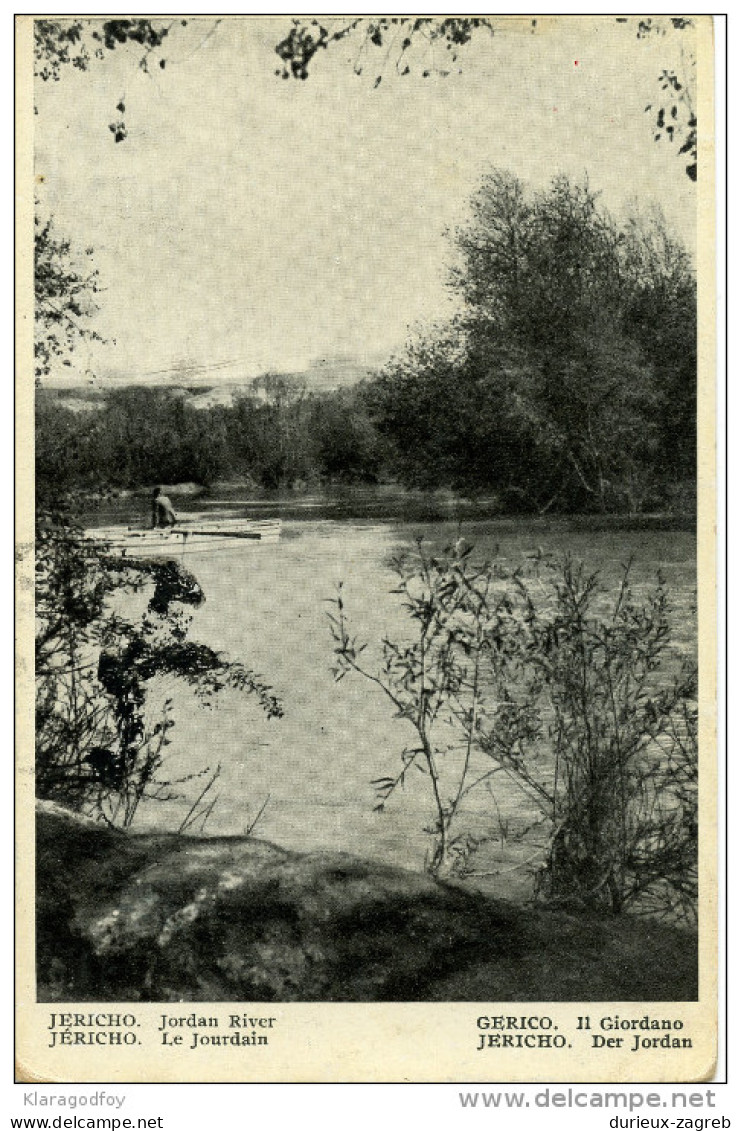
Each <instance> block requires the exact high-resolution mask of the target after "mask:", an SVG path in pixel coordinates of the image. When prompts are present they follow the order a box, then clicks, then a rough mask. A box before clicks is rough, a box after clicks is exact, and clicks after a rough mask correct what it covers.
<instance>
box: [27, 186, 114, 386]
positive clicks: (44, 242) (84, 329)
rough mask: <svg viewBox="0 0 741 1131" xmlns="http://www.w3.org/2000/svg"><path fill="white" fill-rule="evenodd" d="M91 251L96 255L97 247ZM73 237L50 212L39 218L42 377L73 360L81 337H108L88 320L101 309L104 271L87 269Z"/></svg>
mask: <svg viewBox="0 0 741 1131" xmlns="http://www.w3.org/2000/svg"><path fill="white" fill-rule="evenodd" d="M84 254H85V256H87V257H90V256H91V255H92V254H93V251H92V248H87V249H86V250H85V253H84ZM80 259H81V257H80V256H76V255H75V253H74V252H73V250H72V246H71V244H70V241H69V240H67V239H64V238H63V237H59V236H58V235H57V234H56V233H55V231H54V224H53V221H52V219H51V217H49V218H48V219H46V220H44V219H42V218H41V217H40V216H39V214H38V205H37V212H36V216H35V218H34V300H35V318H34V356H35V372H36V378H37V380H38V379H39V378H41V377H46V376H48V374H49V373H50V372H51V370H52V367H53V365H54V363H55V361H56V362H61V364H62V365H70V360H69V354H70V353H72V351H73V349H74V347H75V345H76V344H77V343H78V342H79V341H81V340H87V341H102V338H101V337H100V335H99V334H98V333H97V332H96V331H95V330H93V329H91V327H90V326H87V325H86V324H85V320H86V319H88V318H89V317H90V316H91V315H92V314H93V313H95V311H96V310H97V309H98V308H97V305H96V303H95V297H94V296H95V295H96V294H97V293H98V290H99V281H98V272H97V271H95V270H91V271H88V272H86V271H84V270H83V268H82V267H81V266H80V265H79V262H80Z"/></svg>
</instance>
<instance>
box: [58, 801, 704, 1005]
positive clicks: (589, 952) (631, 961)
mask: <svg viewBox="0 0 741 1131" xmlns="http://www.w3.org/2000/svg"><path fill="white" fill-rule="evenodd" d="M37 906H38V916H37V969H38V999H39V1000H40V1001H86V1000H87V1001H116V1000H118V1001H137V1000H139V1001H383V1000H386V1001H389V1000H395V1001H420V1000H430V1001H435V1000H437V1001H489V1002H496V1001H557V1000H594V1001H599V1000H607V1001H626V1000H634V1001H650V1000H657V1001H671V1000H688V999H689V1000H691V999H693V998H695V997H696V992H697V971H696V939H695V938H694V937H693V936H692V935H690V934H688V933H685V932H681V931H677V930H674V929H671V928H669V927H661V926H657V925H651V924H646V923H643V922H639V921H632V920H629V919H620V920H615V919H612V920H602V919H584V918H583V917H579V918H575V917H571V916H567V915H565V914H563V913H558V914H556V913H549V912H546V911H534V910H527V909H523V908H517V907H514V906H511V905H509V904H507V903H504V902H501V901H495V900H491V899H487V898H485V897H483V896H481V895H476V894H474V893H470V892H468V891H465V890H463V889H462V888H460V887H455V886H451V885H445V884H441V883H438V882H436V881H435V880H433V879H431V878H430V877H428V876H424V875H418V874H415V873H413V872H406V871H403V870H402V869H399V868H392V867H387V866H384V865H383V864H380V863H377V862H370V861H365V860H359V859H357V858H354V857H351V856H345V855H339V854H328V853H312V854H307V855H300V854H298V853H294V852H287V851H285V850H283V849H281V848H278V847H276V846H275V845H272V844H268V843H266V842H264V841H259V840H252V839H245V838H241V837H234V838H223V837H222V838H200V839H197V838H191V837H182V836H172V835H167V836H152V835H148V836H141V835H132V834H126V833H121V832H117V831H114V830H112V829H108V828H105V827H103V826H101V825H100V824H96V823H94V822H91V821H88V820H86V819H84V818H80V817H78V816H76V815H75V814H72V813H70V812H68V811H67V810H64V809H61V808H59V807H58V806H55V805H51V804H49V803H40V804H39V810H38V814H37Z"/></svg>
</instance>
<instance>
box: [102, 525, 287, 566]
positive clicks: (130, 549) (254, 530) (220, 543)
mask: <svg viewBox="0 0 741 1131" xmlns="http://www.w3.org/2000/svg"><path fill="white" fill-rule="evenodd" d="M280 530H281V520H280V519H279V518H274V519H273V518H268V519H252V518H221V519H217V518H214V519H205V520H204V519H200V518H198V519H195V518H194V519H182V520H180V521H179V522H177V523H176V524H175V526H168V527H166V528H159V527H156V528H154V529H146V528H143V527H136V526H128V527H121V526H98V527H94V528H92V529H89V530H86V531H85V538H86V539H87V540H88V541H90V542H93V543H95V544H96V545H99V546H101V547H102V548H105V549H106V550H109V551H110V552H111V553H115V554H122V555H123V556H124V557H141V556H151V555H153V554H154V555H157V556H159V555H163V554H164V555H167V556H172V557H181V556H183V555H185V554H193V553H209V552H211V551H214V550H217V549H218V550H226V549H235V548H237V547H240V546H241V547H243V546H245V545H249V544H250V543H253V544H254V543H258V542H259V543H264V542H277V541H278V539H279V538H280Z"/></svg>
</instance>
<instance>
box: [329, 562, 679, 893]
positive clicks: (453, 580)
mask: <svg viewBox="0 0 741 1131" xmlns="http://www.w3.org/2000/svg"><path fill="white" fill-rule="evenodd" d="M393 566H394V570H395V572H396V574H397V576H398V579H399V584H398V586H397V587H396V588H395V589H394V592H395V593H397V594H398V595H399V596H400V597H401V599H402V601H403V604H404V607H405V609H406V611H407V612H408V614H409V617H410V618H411V620H412V622H413V629H414V631H413V635H412V637H411V639H410V640H408V641H404V642H395V641H391V640H388V639H384V640H383V641H382V660H381V663H380V665H378V666H377V667H373V666H372V665H371V664H370V663H369V662H368V661H367V659H366V657H365V655H364V653H365V649H366V645H365V644H362V643H361V644H359V643H358V642H357V640H355V639H354V638H353V637H352V636H351V635H350V631H349V627H348V623H347V619H346V615H345V610H344V603H343V598H342V593H341V592H340V594H339V595H338V597H337V598H336V600H335V602H334V605H335V608H334V610H333V611H332V613H331V614H330V621H331V626H332V634H333V637H334V643H335V656H336V666H335V678H337V679H341V678H343V677H344V676H345V675H346V674H347V673H348V672H351V671H354V672H356V673H358V674H360V675H362V676H363V677H364V678H366V679H368V680H369V681H371V682H373V683H374V684H376V685H377V686H378V687H379V688H380V689H382V690H383V692H384V693H385V694H386V696H387V697H388V698H389V699H390V700H391V702H392V703H393V705H394V707H395V708H396V711H397V715H398V717H399V718H401V719H403V720H404V721H405V722H406V723H407V724H408V725H409V726H410V727H411V728H412V730H413V732H414V734H415V742H414V744H413V745H411V746H408V747H405V748H404V750H403V751H402V756H401V757H402V768H401V770H400V772H398V773H397V774H396V775H395V776H389V777H384V778H381V779H378V780H377V781H376V782H374V783H373V784H374V786H375V788H376V791H377V794H378V802H377V808H379V809H382V808H383V807H385V805H386V802H387V801H388V800H389V798H390V797H391V796H392V794H394V793H395V792H396V790H397V788H398V786H400V785H403V784H404V781H405V778H406V776H407V774H408V773H409V771H410V770H411V769H412V768H413V767H417V768H418V769H421V770H422V771H423V772H424V773H425V775H426V777H427V780H428V782H429V788H430V792H431V796H432V800H433V803H434V812H435V818H434V823H433V825H432V826H430V829H429V830H428V831H429V832H430V833H431V836H432V851H431V854H430V856H429V859H428V861H427V866H428V868H429V869H430V870H431V871H432V872H433V873H434V874H436V875H443V874H445V873H449V872H456V871H457V872H459V873H466V871H468V870H470V863H469V861H470V859H471V858H472V855H473V854H474V853H475V851H476V849H477V847H478V846H479V844H480V841H481V838H480V837H476V836H474V835H473V833H472V831H471V830H470V829H466V827H465V820H464V809H463V801H464V799H465V798H466V797H468V795H469V794H471V793H472V792H473V791H474V790H480V789H482V788H483V787H486V788H487V789H488V790H489V791H492V786H493V778H494V776H495V775H496V774H498V773H504V774H506V775H507V776H508V778H510V780H511V781H513V782H514V783H515V784H516V785H517V786H518V787H519V788H520V789H521V790H524V791H525V793H526V794H527V795H528V797H529V799H530V801H531V803H532V805H533V810H534V814H535V821H534V826H537V827H538V828H539V829H541V830H542V829H545V843H544V847H543V854H542V863H541V866H540V867H539V869H538V870H537V873H536V883H535V887H536V893H537V895H538V896H539V897H540V898H542V899H544V900H546V901H548V902H549V903H552V904H559V905H566V906H569V907H571V908H572V909H573V908H582V909H589V910H597V911H610V912H614V913H619V912H622V911H624V910H626V909H628V908H631V909H633V910H637V911H652V912H658V913H666V914H677V913H679V914H683V915H692V914H693V911H694V908H695V901H696V892H697V822H696V811H697V740H696V733H697V714H696V704H695V699H696V670H695V667H694V665H691V664H688V663H686V662H685V663H681V662H679V661H678V660H677V659H676V658H673V654H672V652H671V648H670V631H669V618H668V601H667V595H666V587H665V584H664V582H663V581H662V580H661V579H659V581H658V584H657V585H656V587H655V588H654V589H653V590H652V591H651V592H650V593H649V594H648V595H647V596H646V597H644V598H643V599H641V600H639V599H637V598H636V597H634V595H633V594H632V592H631V589H630V584H629V581H630V566H629V565H628V566H626V567H625V569H624V571H623V575H622V579H621V582H620V585H619V587H618V591H617V594H615V595H613V596H612V597H609V596H608V594H606V593H605V592H604V591H602V590H601V589H600V585H599V575H598V574H594V573H592V574H590V573H588V572H587V571H586V570H585V568H584V566H583V565H581V564H579V563H575V562H574V561H573V560H572V559H571V558H569V557H566V558H565V559H563V560H562V561H560V562H555V561H552V560H550V559H548V558H543V557H542V556H540V555H539V556H538V557H537V558H535V559H533V560H531V561H530V562H529V563H528V565H527V567H525V568H522V569H517V570H509V569H506V568H504V567H503V566H502V565H501V564H499V563H491V562H484V563H481V564H475V563H474V562H473V560H472V556H471V549H470V547H467V546H465V545H464V544H463V543H461V542H459V543H458V544H457V545H456V547H453V548H449V549H447V550H446V551H445V552H444V553H442V554H441V555H428V554H427V553H426V552H425V551H424V550H423V548H422V545H421V542H418V543H417V547H416V551H415V553H414V554H412V555H406V556H404V557H402V558H399V559H397V560H396V561H395V562H394V563H393ZM492 792H493V791H492ZM500 804H501V805H502V807H503V804H504V803H503V799H502V798H500V799H499V800H498V801H497V800H496V799H495V805H496V811H497V821H498V824H499V829H500V831H501V828H502V827H503V826H502V820H501V817H500V815H499V813H500ZM505 824H506V821H505ZM541 836H542V833H541Z"/></svg>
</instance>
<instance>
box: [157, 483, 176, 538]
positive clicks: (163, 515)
mask: <svg viewBox="0 0 741 1131" xmlns="http://www.w3.org/2000/svg"><path fill="white" fill-rule="evenodd" d="M176 522H177V518H176V516H175V511H174V510H173V509H172V503H171V502H170V500H169V499H168V497H167V495H163V494H162V491H161V489H160V488H159V487H155V489H154V493H153V495H152V528H154V527H155V526H161V527H168V526H174V525H175V523H176Z"/></svg>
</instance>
